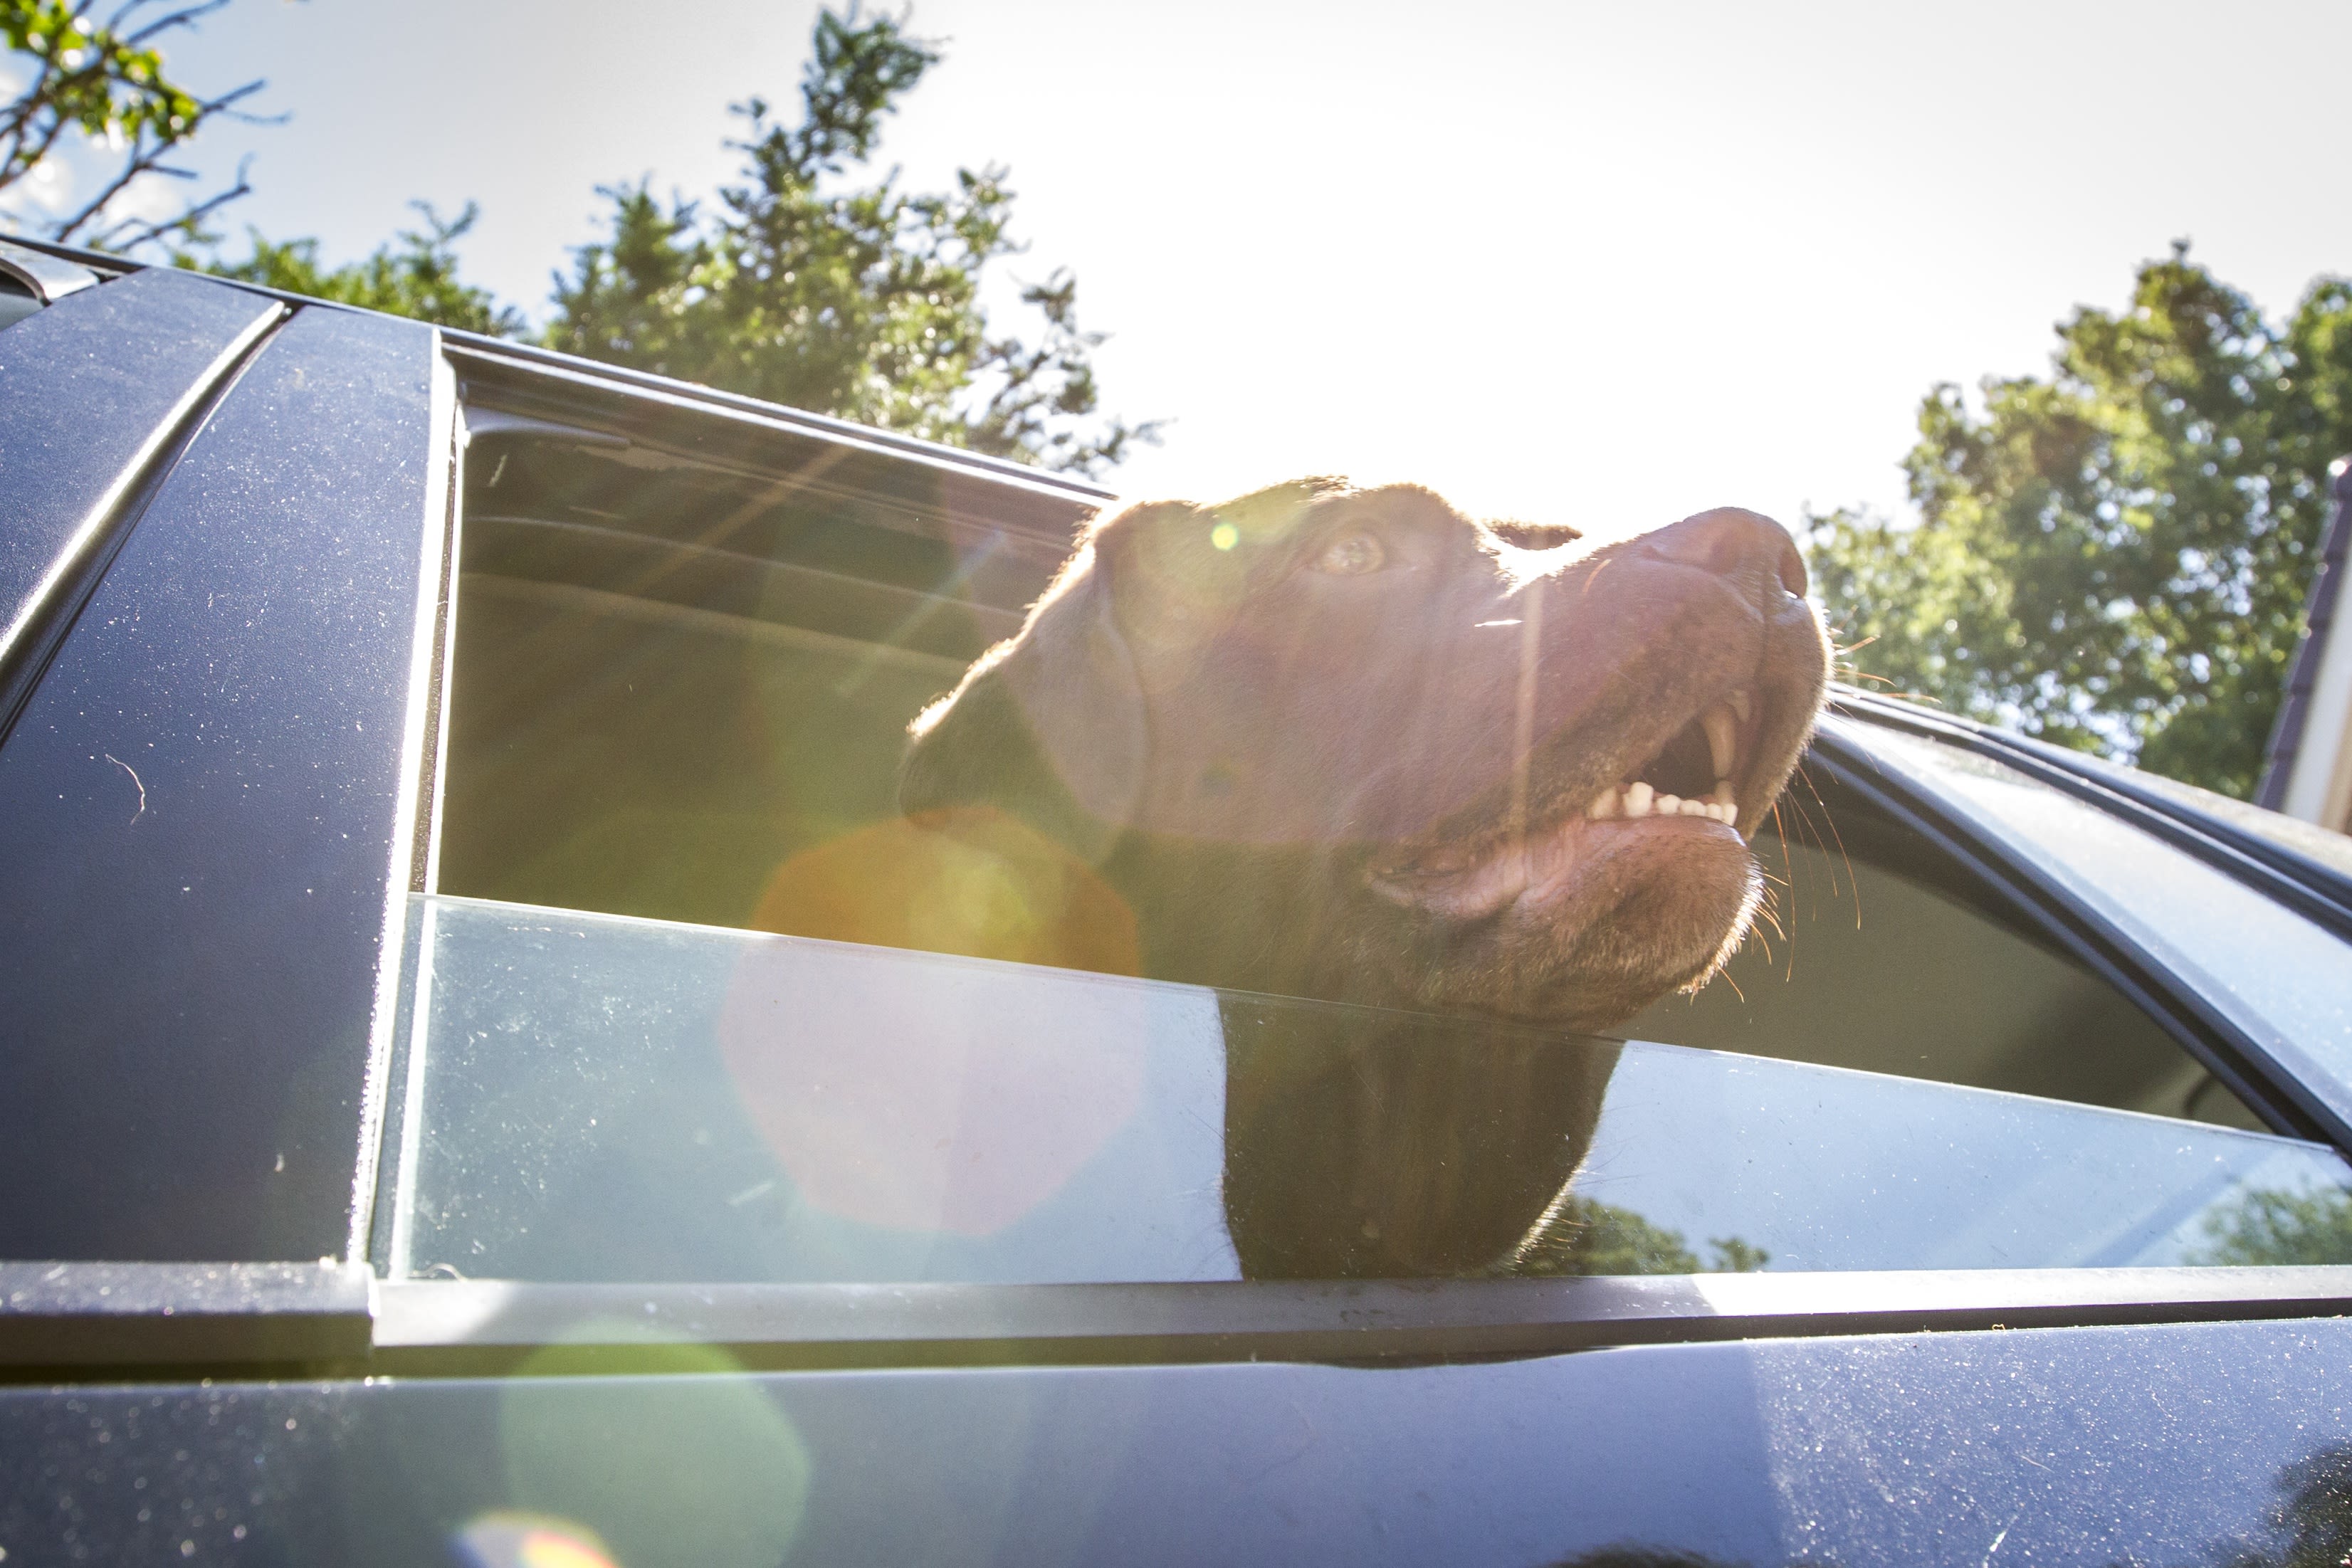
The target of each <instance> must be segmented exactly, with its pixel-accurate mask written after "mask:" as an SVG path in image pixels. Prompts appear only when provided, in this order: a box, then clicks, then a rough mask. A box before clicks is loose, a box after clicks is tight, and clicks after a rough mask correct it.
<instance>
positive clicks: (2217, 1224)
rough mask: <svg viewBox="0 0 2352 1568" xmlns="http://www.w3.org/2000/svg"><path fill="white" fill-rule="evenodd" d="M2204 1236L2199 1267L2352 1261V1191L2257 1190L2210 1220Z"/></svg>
mask: <svg viewBox="0 0 2352 1568" xmlns="http://www.w3.org/2000/svg"><path fill="white" fill-rule="evenodd" d="M2205 1234H2206V1236H2207V1238H2208V1239H2209V1241H2210V1245H2208V1246H2207V1247H2206V1249H2204V1251H2203V1252H2202V1253H2201V1254H2200V1255H2199V1256H2198V1257H2197V1258H2196V1259H2195V1260H2194V1261H2196V1262H2199V1263H2210V1264H2218V1265H2223V1266H2229V1265H2236V1266H2255V1265H2261V1264H2288V1263H2352V1192H2345V1191H2342V1190H2339V1189H2336V1188H2322V1189H2319V1190H2316V1191H2311V1192H2273V1191H2266V1190H2259V1189H2258V1190H2256V1191H2253V1192H2250V1193H2248V1194H2246V1195H2245V1197H2242V1198H2240V1199H2239V1200H2238V1201H2237V1202H2236V1203H2235V1204H2233V1205H2232V1206H2231V1207H2229V1208H2226V1209H2223V1210H2222V1211H2221V1213H2219V1214H2214V1215H2210V1216H2208V1217H2207V1218H2206V1220H2205Z"/></svg>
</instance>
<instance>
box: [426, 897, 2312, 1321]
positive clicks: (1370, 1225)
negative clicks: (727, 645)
mask: <svg viewBox="0 0 2352 1568" xmlns="http://www.w3.org/2000/svg"><path fill="white" fill-rule="evenodd" d="M410 942H411V972H412V974H414V975H415V976H417V977H418V984H417V986H416V988H415V1004H414V1005H415V1009H416V1018H417V1019H418V1020H419V1023H418V1025H417V1026H416V1027H412V1029H411V1030H409V1031H408V1040H409V1041H410V1044H409V1049H408V1053H407V1056H406V1059H405V1061H404V1062H402V1063H401V1064H400V1065H399V1067H398V1068H397V1070H396V1077H395V1084H394V1090H395V1102H396V1107H395V1108H396V1111H397V1116H396V1118H395V1124H394V1131H393V1135H392V1140H391V1142H392V1147H393V1149H394V1151H396V1155H395V1157H394V1159H393V1160H392V1161H390V1162H388V1163H389V1165H390V1167H391V1168H390V1170H389V1172H388V1176H389V1180H390V1186H391V1191H390V1193H389V1194H388V1197H389V1199H390V1201H389V1204H388V1207H389V1208H390V1210H391V1214H392V1224H391V1226H390V1228H389V1229H388V1231H380V1236H381V1238H382V1240H383V1247H384V1254H383V1261H384V1262H385V1264H386V1265H387V1266H388V1267H389V1268H390V1269H391V1270H392V1271H394V1273H396V1274H414V1275H423V1276H427V1277H451V1276H457V1275H463V1276H468V1277H478V1276H488V1277H496V1278H508V1279H525V1280H590V1281H651V1280H671V1281H691V1280H714V1281H989V1282H1013V1281H1032V1282H1056V1281H1168V1280H1222V1279H1233V1278H1236V1277H1239V1276H1240V1275H1242V1274H1244V1273H1245V1272H1246V1273H1248V1274H1250V1275H1253V1276H1258V1277H1270V1276H1271V1277H1279V1276H1286V1275H1310V1276H1332V1275H1376V1274H1428V1273H1443V1274H1468V1273H1478V1272H1486V1271H1494V1270H1496V1269H1497V1268H1501V1269H1504V1270H1507V1271H1511V1272H1521V1273H1677V1272H1688V1271H1692V1270H1701V1269H1753V1268H1769V1269H1797V1270H1807V1269H1811V1270H1822V1269H1835V1270H1844V1269H1939V1268H1940V1269H1965V1268H2029V1267H2041V1266H2046V1267H2064V1266H2093V1265H2096V1266H2123V1265H2130V1264H2177V1263H2189V1262H2255V1261H2300V1262H2352V1251H2347V1247H2346V1242H2345V1229H2346V1228H2345V1227H2343V1226H2342V1225H2341V1223H2340V1221H2338V1222H2336V1223H2335V1224H2334V1225H2333V1228H2331V1225H2330V1223H2329V1217H2330V1216H2340V1215H2341V1213H2342V1212H2343V1211H2344V1210H2345V1208H2346V1206H2347V1204H2352V1170H2347V1167H2346V1166H2345V1165H2344V1163H2343V1162H2342V1161H2341V1160H2340V1159H2338V1158H2337V1157H2336V1155H2334V1154H2333V1153H2332V1152H2330V1151H2328V1150H2326V1149H2324V1148H2321V1147H2318V1146H2315V1145H2308V1144H2302V1143H2298V1142H2295V1141H2294V1140H2291V1139H2285V1138H2279V1137H2274V1136H2270V1135H2266V1134H2252V1133H2242V1132H2237V1131H2232V1130H2229V1129H2225V1128H2219V1127H2211V1126H2200V1125H2197V1124H2191V1123H2185V1122H2179V1121H2171V1120H2165V1119H2159V1118H2156V1117H2150V1116H2144V1115H2137V1114H2133V1113H2127V1112H2117V1111H2107V1110H2097V1109H2092V1108H2087V1107H2083V1106H2077V1105H2067V1104H2063V1103H2055V1102H2052V1101H2046V1100H2040V1099H2032V1098H2027V1097H2023V1096H2018V1095H2011V1094H2003V1093H1999V1092H1990V1091H1985V1090H1975V1089H1961V1088H1953V1087H1948V1086H1945V1085H1940V1084H1927V1083H1920V1082H1912V1081H1910V1080H1907V1079H1905V1078H1900V1077H1894V1076H1889V1075H1885V1074H1882V1073H1875V1072H1857V1071H1843V1070H1840V1069H1836V1068H1827V1067H1818V1066H1812V1065H1809V1064H1802V1063H1794V1062H1786V1061H1765V1060H1759V1059H1756V1058H1751V1057H1745V1056H1738V1055H1730V1054H1725V1053H1719V1052H1714V1051H1695V1050H1688V1049H1684V1048H1679V1047H1675V1046H1669V1045H1657V1044H1643V1043H1633V1044H1628V1045H1623V1046H1620V1045H1619V1044H1618V1043H1617V1042H1615V1041H1613V1040H1585V1039H1577V1038H1560V1037H1556V1036H1548V1035H1540V1034H1535V1033H1532V1032H1529V1031H1520V1030H1507V1029H1498V1028H1496V1026H1493V1025H1490V1024H1483V1023H1475V1022H1471V1021H1467V1020H1461V1019H1433V1018H1425V1017H1419V1016H1415V1015H1412V1014H1400V1013H1391V1012H1382V1011H1378V1010H1375V1009H1360V1008H1345V1007H1339V1006H1336V1005H1333V1004H1330V1003H1317V1002H1307V1001H1298V1000H1290V999H1285V998H1267V997H1259V996H1251V995H1246V994H1234V993H1218V992H1215V991H1210V990H1205V989H1202V988H1195V987H1188V986H1176V985H1168V984H1163V983H1159V982H1153V981H1148V980H1135V979H1127V978H1121V977H1112V976H1104V975H1090V974H1084V973H1079V972H1075V971H1070V970H1064V969H1050V968H1043V967H1033V966H1024V965H1018V964H1008V963H1003V962H997V961H992V960H986V959H974V958H961V957H952V956H940V955H934V954H925V953H915V952H907V951H901V950H896V949H890V948H881V947H871V946H856V945H851V944H846V943H833V942H823V941H814V940H810V939H806V938H799V937H790V936H766V935H760V934H754V933H750V932H740V931H727V930H719V929H715V928H710V927H697V926H688V925H677V924H673V923H667V922H660V921H646V920H636V919H628V918H624V917H616V916H601V915H583V914H574V913H569V912H563V911H556V910H547V909H536V908H530V907H525V906H520V905H511V904H495V903H489V902H484V901H474V900H467V899H455V898H422V897H420V898H418V899H416V900H415V911H414V913H413V916H412V920H411V928H410ZM1579 1155H1582V1156H1583V1158H1582V1160H1581V1162H1579V1158H1578V1156H1579ZM1433 1172H1434V1173H1436V1174H1435V1175H1434V1176H1433ZM1571 1173H1573V1181H1572V1182H1570V1174H1571ZM1564 1182H1565V1183H1569V1185H1568V1187H1567V1191H1566V1194H1565V1195H1564V1196H1561V1195H1559V1186H1560V1185H1561V1184H1562V1183H1564Z"/></svg>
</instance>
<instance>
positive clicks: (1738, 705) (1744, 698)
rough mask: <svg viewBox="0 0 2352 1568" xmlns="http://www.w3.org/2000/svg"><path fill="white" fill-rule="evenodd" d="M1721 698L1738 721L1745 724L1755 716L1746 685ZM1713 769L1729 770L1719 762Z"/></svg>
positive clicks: (1754, 707)
mask: <svg viewBox="0 0 2352 1568" xmlns="http://www.w3.org/2000/svg"><path fill="white" fill-rule="evenodd" d="M1723 700H1724V701H1725V702H1727V703H1729V704H1730V705H1731V711H1732V712H1733V713H1735V714H1738V716H1739V722H1740V723H1742V724H1746V723H1747V722H1748V720H1749V719H1751V718H1754V717H1755V716H1756V699H1755V697H1754V696H1752V695H1749V693H1748V688H1747V687H1746V686H1741V687H1740V688H1739V689H1738V690H1737V691H1735V692H1733V693H1732V694H1731V695H1729V696H1727V697H1726V698H1724V699H1723ZM1715 770H1716V771H1717V773H1728V772H1730V771H1731V769H1730V768H1726V767H1724V766H1723V764H1721V763H1719V762H1718V763H1717V764H1716V766H1715Z"/></svg>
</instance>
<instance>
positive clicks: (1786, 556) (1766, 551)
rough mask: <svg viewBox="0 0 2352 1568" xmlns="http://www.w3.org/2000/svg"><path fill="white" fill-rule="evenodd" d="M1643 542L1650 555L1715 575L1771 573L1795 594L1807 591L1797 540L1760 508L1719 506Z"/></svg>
mask: <svg viewBox="0 0 2352 1568" xmlns="http://www.w3.org/2000/svg"><path fill="white" fill-rule="evenodd" d="M1641 544H1642V548H1643V549H1645V550H1647V551H1648V552H1649V553H1650V554H1652V555H1654V556H1658V557H1660V558H1662V559H1666V560H1671V561H1678V562H1680V563H1681V564H1682V565H1684V566H1695V567H1698V568H1700V569H1701V570H1706V571H1711V572H1713V573H1715V574H1716V575H1717V577H1743V576H1748V575H1751V574H1753V575H1756V576H1759V577H1762V576H1765V575H1767V574H1769V575H1770V576H1773V577H1777V578H1779V579H1780V586H1781V587H1783V588H1785V589H1787V590H1788V591H1790V593H1791V594H1793V595H1795V596H1796V597H1797V598H1799V599H1802V598H1803V597H1804V596H1805V558H1804V557H1803V556H1802V555H1801V554H1799V553H1798V551H1797V541H1796V540H1794V539H1792V538H1790V537H1789V530H1788V529H1786V528H1782V527H1781V526H1780V524H1778V523H1776V522H1774V521H1773V520H1772V519H1771V518H1769V517H1766V516H1764V514H1763V513H1761V512H1750V511H1747V510H1744V509H1743V508H1741V507H1716V508H1714V509H1713V510H1712V511H1706V512H1700V513H1697V514H1696V515H1695V516H1692V517H1685V518H1684V519H1683V520H1682V521H1681V522H1679V523H1673V524H1669V525H1668V526H1667V527H1665V528H1660V529H1659V530H1658V531H1657V532H1655V533H1654V534H1645V535H1643V538H1642V541H1641Z"/></svg>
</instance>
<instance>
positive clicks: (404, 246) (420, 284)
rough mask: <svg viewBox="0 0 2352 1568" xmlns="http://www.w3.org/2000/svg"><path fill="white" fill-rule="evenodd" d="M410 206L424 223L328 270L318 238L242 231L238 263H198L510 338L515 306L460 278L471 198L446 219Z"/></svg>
mask: <svg viewBox="0 0 2352 1568" xmlns="http://www.w3.org/2000/svg"><path fill="white" fill-rule="evenodd" d="M413 205H414V206H415V208H416V210H417V212H418V213H419V214H422V215H423V217H424V220H425V225H424V227H422V228H417V229H404V230H402V231H401V233H400V235H399V237H398V238H397V239H396V240H395V241H394V242H392V243H390V244H386V245H382V246H377V247H376V249H375V251H374V253H373V255H371V256H368V257H367V259H366V260H364V261H357V262H352V263H351V264H349V265H348V266H344V267H332V268H330V267H321V266H320V263H319V242H318V241H317V240H311V239H298V240H288V241H286V242H284V243H282V244H280V243H278V242H275V241H271V240H268V239H265V238H263V237H262V236H261V235H260V234H259V233H257V231H255V230H252V229H247V231H246V239H247V244H248V245H249V246H250V247H251V250H252V254H251V255H249V256H247V257H246V258H245V259H244V260H243V261H235V262H230V261H222V260H218V259H214V260H210V261H206V262H205V263H203V264H202V266H203V269H204V270H205V271H206V272H211V273H215V274H218V275H219V276H220V277H234V278H236V279H238V280H239V281H241V282H246V283H258V284H263V285H266V286H267V287H271V288H282V289H285V290H286V291H287V292H288V293H289V294H307V295H309V296H310V297H311V298H314V299H333V300H337V301H340V302H341V303H342V304H345V305H357V306H361V307H363V308H366V309H370V310H385V311H390V312H391V313H392V314H394V315H395V316H413V317H415V318H416V319H418V320H420V321H431V322H434V323H436V325H439V326H443V327H456V328H461V329H464V330H466V331H468V332H488V333H493V334H496V335H497V336H499V337H513V336H514V335H515V334H517V333H519V332H520V331H521V330H522V328H523V319H522V317H521V315H520V313H519V312H517V311H516V310H514V309H513V308H510V307H508V306H503V305H500V304H499V303H498V301H497V300H495V299H493V298H491V297H490V293H489V291H488V289H486V288H477V287H474V286H472V285H471V284H467V283H461V282H459V281H458V280H457V250H456V248H455V247H456V242H457V239H458V237H459V236H460V235H463V234H465V232H466V231H467V229H469V228H471V227H473V226H474V219H475V216H476V208H475V205H474V204H473V203H471V202H468V203H467V204H466V210H465V211H464V212H462V213H460V214H457V216H456V217H455V218H448V219H445V218H443V217H442V216H441V214H438V213H436V212H435V211H434V210H433V208H432V206H431V205H430V204H427V203H425V202H417V203H414V204H413ZM173 259H174V260H176V261H177V262H178V263H179V264H180V265H181V266H183V267H194V266H197V265H198V263H197V262H196V260H195V259H194V257H193V256H185V255H183V256H176V257H174V258H173Z"/></svg>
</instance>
